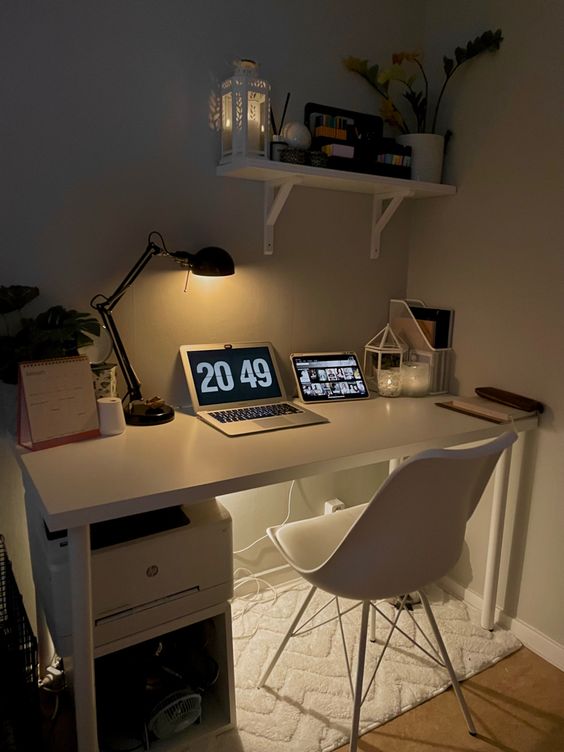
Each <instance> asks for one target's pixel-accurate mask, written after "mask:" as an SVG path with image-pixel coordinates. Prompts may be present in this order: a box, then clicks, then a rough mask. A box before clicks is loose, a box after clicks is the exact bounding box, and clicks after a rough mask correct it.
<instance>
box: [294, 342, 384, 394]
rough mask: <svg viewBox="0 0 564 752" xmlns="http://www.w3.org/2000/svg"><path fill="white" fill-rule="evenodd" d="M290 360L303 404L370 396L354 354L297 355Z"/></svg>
mask: <svg viewBox="0 0 564 752" xmlns="http://www.w3.org/2000/svg"><path fill="white" fill-rule="evenodd" d="M290 360H291V362H292V369H293V372H294V377H295V379H296V384H297V386H298V395H299V397H300V399H302V400H303V401H304V402H328V401H330V400H350V399H365V398H366V397H368V396H369V394H368V388H367V386H366V382H365V381H364V376H363V375H362V371H361V370H360V366H359V363H358V360H357V357H356V355H355V353H352V352H350V353H319V354H307V353H305V354H294V355H291V356H290Z"/></svg>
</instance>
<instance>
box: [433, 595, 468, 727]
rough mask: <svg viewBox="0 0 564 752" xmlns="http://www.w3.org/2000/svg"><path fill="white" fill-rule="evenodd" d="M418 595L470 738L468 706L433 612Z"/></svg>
mask: <svg viewBox="0 0 564 752" xmlns="http://www.w3.org/2000/svg"><path fill="white" fill-rule="evenodd" d="M419 595H420V597H421V603H422V604H423V608H424V609H425V613H426V615H427V619H428V620H429V624H430V625H431V629H432V630H433V634H434V635H435V639H436V641H437V645H438V647H439V651H440V653H441V657H442V659H443V661H444V664H445V666H446V668H447V670H448V673H449V676H450V681H451V683H452V688H453V690H454V693H455V695H456V698H457V700H458V704H459V705H460V709H461V710H462V715H463V716H464V720H465V721H466V725H467V726H468V731H469V733H470V734H471V735H472V736H476V734H477V732H476V727H475V726H474V721H473V720H472V716H471V715H470V709H469V708H468V705H467V704H466V700H465V699H464V695H463V694H462V690H461V688H460V684H459V682H458V679H457V677H456V674H455V673H454V668H453V666H452V663H451V661H450V658H449V655H448V653H447V649H446V646H445V643H444V642H443V638H442V636H441V633H440V631H439V628H438V626H437V622H436V621H435V617H434V616H433V612H432V611H431V606H430V605H429V600H428V599H427V596H426V595H425V593H424V592H423V591H421V590H420V591H419Z"/></svg>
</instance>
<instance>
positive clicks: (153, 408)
mask: <svg viewBox="0 0 564 752" xmlns="http://www.w3.org/2000/svg"><path fill="white" fill-rule="evenodd" d="M153 237H157V238H158V239H159V240H160V242H161V244H162V247H161V246H159V245H157V244H156V243H155V242H154V240H153ZM153 256H168V257H169V258H172V259H174V261H176V262H177V263H178V264H180V265H181V266H182V267H183V268H185V269H187V271H188V273H190V272H192V273H193V274H197V275H199V276H204V277H223V276H227V275H229V274H233V273H234V271H235V266H234V264H233V259H232V258H231V256H230V255H229V254H228V253H227V251H224V250H223V248H216V247H214V246H209V247H206V248H202V249H201V250H200V251H198V252H197V253H187V252H186V251H176V252H171V251H169V250H167V248H166V245H165V242H164V239H163V236H162V235H161V234H160V233H159V232H155V231H153V232H150V233H149V238H148V240H147V247H146V248H145V251H144V253H143V254H142V256H141V258H140V259H139V260H138V261H137V263H136V264H135V265H134V266H133V268H132V269H131V271H129V273H128V274H126V276H125V279H124V280H123V282H121V284H119V285H118V287H117V288H116V290H115V291H114V292H113V293H112V294H111V295H109V296H108V297H106V296H105V295H95V296H94V297H93V298H92V300H91V301H90V305H91V306H92V308H94V309H95V310H96V311H98V313H99V314H100V318H101V319H102V322H103V324H104V325H105V327H106V329H107V330H108V333H109V335H110V338H111V340H112V343H113V346H114V351H115V354H116V358H117V361H118V363H119V366H120V368H121V370H122V373H123V376H124V379H125V383H126V385H127V392H126V394H125V397H124V398H123V400H124V402H125V401H126V400H127V401H128V402H127V405H126V406H125V407H124V412H125V421H126V423H129V424H132V425H141V426H150V425H155V424H156V423H168V422H169V421H171V420H173V418H174V410H173V409H172V407H170V405H166V404H165V403H164V401H163V400H161V399H160V398H158V397H153V399H151V400H144V399H143V396H142V394H141V382H140V381H139V379H138V378H137V375H136V373H135V371H134V370H133V366H132V365H131V363H130V362H129V358H128V357H127V353H126V351H125V347H124V345H123V342H122V339H121V337H120V335H119V332H118V330H117V326H116V323H115V321H114V319H113V316H112V311H113V309H114V308H115V306H116V305H117V304H118V303H119V301H120V300H121V299H122V297H123V295H124V293H125V292H126V290H127V289H128V288H129V287H130V286H131V285H132V284H133V282H135V280H136V279H137V277H138V276H139V274H141V272H142V271H143V269H144V268H145V267H146V266H147V264H148V263H149V261H150V260H151V258H152V257H153Z"/></svg>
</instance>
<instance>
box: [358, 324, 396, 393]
mask: <svg viewBox="0 0 564 752" xmlns="http://www.w3.org/2000/svg"><path fill="white" fill-rule="evenodd" d="M406 349H407V348H406V346H405V345H404V344H403V342H402V341H401V340H400V339H399V337H397V336H396V335H395V334H394V332H393V331H392V328H391V326H390V325H389V324H386V326H385V327H384V328H383V329H382V330H381V331H379V332H378V334H377V335H376V336H375V337H372V339H371V340H370V342H368V343H367V344H366V345H365V347H364V373H365V374H366V376H367V377H369V378H371V380H372V381H373V382H374V381H375V382H376V387H377V390H378V394H380V395H381V396H382V397H399V395H400V392H401V363H402V360H403V354H404V352H405V351H406Z"/></svg>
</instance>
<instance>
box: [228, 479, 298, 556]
mask: <svg viewBox="0 0 564 752" xmlns="http://www.w3.org/2000/svg"><path fill="white" fill-rule="evenodd" d="M295 484H296V481H295V480H293V481H292V482H291V484H290V490H289V491H288V512H287V514H286V518H285V519H284V521H283V522H281V523H280V526H282V525H285V524H286V523H287V522H288V520H289V519H290V511H291V506H292V491H293V490H294V486H295ZM266 538H268V535H261V537H260V538H257V539H256V540H254V541H253V542H252V543H249V545H248V546H245V548H240V549H239V550H238V551H233V555H234V556H237V554H242V553H244V552H245V551H248V550H249V549H250V548H252V547H253V546H256V545H257V543H260V542H261V541H263V540H265V539H266Z"/></svg>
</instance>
